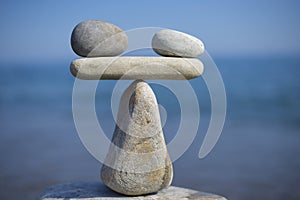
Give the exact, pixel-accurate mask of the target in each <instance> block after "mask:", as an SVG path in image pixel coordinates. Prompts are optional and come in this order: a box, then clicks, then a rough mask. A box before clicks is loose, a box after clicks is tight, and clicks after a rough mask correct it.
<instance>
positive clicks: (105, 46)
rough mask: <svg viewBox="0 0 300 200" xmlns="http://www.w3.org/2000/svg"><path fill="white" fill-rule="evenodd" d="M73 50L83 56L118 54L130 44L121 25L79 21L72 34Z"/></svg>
mask: <svg viewBox="0 0 300 200" xmlns="http://www.w3.org/2000/svg"><path fill="white" fill-rule="evenodd" d="M71 46H72V49H73V51H74V52H75V53H76V54H78V55H79V56H83V57H102V56H117V55H120V54H121V53H123V52H124V51H125V50H126V48H127V46H128V38H127V35H126V34H125V32H124V31H122V30H121V29H120V28H119V27H117V26H115V25H113V24H110V23H107V22H103V21H99V20H88V21H83V22H81V23H79V24H78V25H77V26H76V27H75V28H74V30H73V32H72V36H71Z"/></svg>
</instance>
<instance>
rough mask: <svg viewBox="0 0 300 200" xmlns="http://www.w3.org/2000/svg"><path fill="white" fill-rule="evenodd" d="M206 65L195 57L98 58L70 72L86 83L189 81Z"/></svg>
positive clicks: (74, 66)
mask: <svg viewBox="0 0 300 200" xmlns="http://www.w3.org/2000/svg"><path fill="white" fill-rule="evenodd" d="M202 72H203V64H202V62H201V61H200V60H198V59H196V58H172V57H131V56H123V57H97V58H81V59H76V60H74V61H73V62H72V63H71V73H72V74H73V75H74V76H75V77H77V78H79V79H85V80H100V79H101V80H119V79H124V80H129V79H134V80H135V79H144V80H147V79H148V80H149V79H150V80H155V79H164V80H186V79H193V78H196V77H198V76H200V75H201V74H202Z"/></svg>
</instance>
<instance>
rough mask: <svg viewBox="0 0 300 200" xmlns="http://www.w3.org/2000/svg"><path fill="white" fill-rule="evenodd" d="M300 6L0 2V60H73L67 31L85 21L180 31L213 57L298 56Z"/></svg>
mask: <svg viewBox="0 0 300 200" xmlns="http://www.w3.org/2000/svg"><path fill="white" fill-rule="evenodd" d="M299 10H300V1H299V0H244V1H242V0H226V1H220V0H197V1H196V0H195V1H177V2H176V1H170V0H164V1H158V0H153V1H137V0H130V1H100V0H84V1H83V0H82V1H79V0H26V1H17V0H1V6H0V27H1V28H0V45H1V48H0V61H3V62H11V61H19V62H38V61H41V62H43V61H47V62H51V61H54V60H61V59H72V58H76V57H77V56H76V55H75V54H74V53H73V52H72V49H71V46H70V35H71V32H72V30H73V28H74V27H75V25H76V24H78V23H79V22H81V21H84V20H88V19H99V20H103V21H107V22H110V23H113V24H115V25H117V26H119V27H120V28H122V29H123V30H129V29H133V28H142V27H163V28H170V29H175V30H179V31H183V32H186V33H189V34H191V35H194V36H196V37H198V38H200V39H201V40H202V41H203V42H204V44H205V46H206V49H207V50H208V52H209V53H210V54H212V55H216V56H219V55H220V56H227V55H228V56H267V55H276V56H278V55H279V56H280V55H297V56H298V55H299V57H300V23H299V21H300V12H299Z"/></svg>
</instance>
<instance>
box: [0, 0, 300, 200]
mask: <svg viewBox="0 0 300 200" xmlns="http://www.w3.org/2000/svg"><path fill="white" fill-rule="evenodd" d="M171 3H172V4H174V5H170V4H171ZM170 6H171V7H170ZM299 8H300V3H299V2H298V1H293V0H288V1H283V0H274V1H258V0H255V1H243V2H240V1H237V0H230V1H228V2H227V3H226V5H225V4H224V5H222V4H220V3H219V2H217V1H210V2H207V1H199V2H197V3H193V4H192V3H190V4H188V3H184V2H182V3H178V4H175V3H174V2H171V1H166V2H158V1H157V2H155V1H153V2H147V3H144V4H141V3H138V2H137V1H136V2H135V1H133V2H131V3H128V4H127V3H124V2H123V3H116V2H115V4H113V3H109V2H101V3H99V2H98V1H88V2H80V1H72V2H71V1H68V2H67V1H66V2H61V1H43V2H35V1H33V0H31V1H24V2H17V1H15V0H13V1H9V2H4V3H3V4H2V7H1V8H0V11H1V12H0V13H1V14H0V15H1V18H0V25H1V26H0V27H1V32H0V36H1V37H0V44H1V46H2V49H1V50H0V55H1V56H0V75H1V78H0V156H1V159H0V199H21V198H22V199H37V198H38V196H39V195H40V194H41V193H42V191H43V190H44V189H45V188H46V187H48V186H51V185H53V184H59V183H65V182H73V181H95V180H96V181H97V180H98V181H100V178H99V176H100V168H101V163H99V162H98V161H97V160H96V159H94V158H93V157H92V156H91V155H90V154H89V153H88V151H87V150H86V149H85V147H84V146H83V145H82V143H81V141H80V139H79V136H78V134H77V131H76V129H75V125H74V121H73V116H72V90H73V84H74V80H75V79H74V77H73V76H72V75H71V74H70V72H69V65H70V62H71V61H72V60H73V59H74V58H77V57H76V55H75V54H74V53H73V52H72V50H71V48H70V44H69V39H70V34H71V31H72V29H73V27H74V26H75V25H76V24H77V23H78V22H80V21H82V20H86V19H101V20H104V21H109V22H112V23H114V24H116V25H118V26H120V27H121V28H123V29H125V30H127V29H130V28H136V27H142V26H160V27H168V28H173V29H177V30H181V31H184V32H187V33H190V34H193V35H195V36H197V37H199V38H201V39H202V40H203V41H204V43H205V44H206V47H207V49H208V52H209V53H211V56H212V58H213V59H214V61H215V63H216V64H217V66H218V68H219V71H220V73H221V75H222V77H223V81H224V85H225V88H226V94H227V116H226V122H225V126H224V129H223V132H222V135H221V137H220V140H219V141H218V143H217V144H216V146H215V148H214V149H213V150H212V152H211V153H210V154H209V155H208V156H207V157H205V158H204V159H199V158H198V152H199V148H200V146H201V144H202V141H203V138H204V135H205V133H206V131H207V127H208V123H209V119H210V114H211V113H210V97H209V93H208V91H207V88H206V85H205V83H204V81H203V79H202V78H201V77H199V78H197V79H194V80H191V81H190V83H191V85H192V86H193V88H194V90H195V92H196V94H197V96H198V99H199V106H200V111H201V121H200V128H199V131H198V134H197V136H196V139H195V140H194V142H193V144H192V145H191V147H190V148H189V149H188V150H187V151H186V152H185V153H184V154H183V156H182V157H181V158H180V159H178V160H177V161H175V162H174V163H173V166H174V180H173V185H175V186H181V187H186V188H191V189H196V190H201V191H206V192H213V193H217V194H220V195H223V196H226V197H227V198H228V199H231V200H233V199H239V200H240V199H243V200H253V199H272V200H275V199H289V200H298V199H300V190H299V187H300V156H299V154H300V25H299V19H300V14H299V12H298V10H299ZM116 13H118V15H116ZM147 53H148V54H152V52H147ZM115 84H116V81H100V82H99V86H98V88H97V95H96V110H97V115H98V119H99V121H100V124H101V126H102V128H103V129H104V130H105V131H106V133H107V136H108V137H110V136H111V134H112V132H113V129H114V121H113V117H112V113H111V110H110V100H111V93H112V90H113V88H114V86H115ZM152 86H153V89H154V91H155V93H156V95H157V98H158V102H159V103H160V104H162V105H163V106H164V107H165V109H166V111H167V114H168V118H167V122H166V124H165V127H164V132H165V136H166V140H167V142H169V141H170V140H171V139H172V138H173V137H174V134H175V133H176V130H177V128H178V123H179V117H180V107H179V105H178V102H177V101H176V99H175V98H174V95H173V94H172V93H171V92H170V91H169V90H167V89H166V88H163V87H159V86H157V85H152ZM187 98H188V97H187Z"/></svg>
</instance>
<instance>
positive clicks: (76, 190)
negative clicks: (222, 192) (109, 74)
mask: <svg viewBox="0 0 300 200" xmlns="http://www.w3.org/2000/svg"><path fill="white" fill-rule="evenodd" d="M123 199H127V200H131V199H132V200H153V199H156V200H180V199H193V200H226V198H224V197H221V196H218V195H214V194H209V193H204V192H199V191H195V190H190V189H185V188H180V187H174V186H170V187H169V188H167V189H163V190H161V191H159V192H158V193H155V194H150V195H143V196H134V197H131V196H124V195H121V194H118V193H115V192H114V191H112V190H110V189H109V188H108V187H106V186H105V185H104V184H103V183H101V182H90V183H68V184H62V185H56V186H52V187H49V188H48V189H46V190H45V192H44V194H43V195H42V196H41V198H40V200H123Z"/></svg>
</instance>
